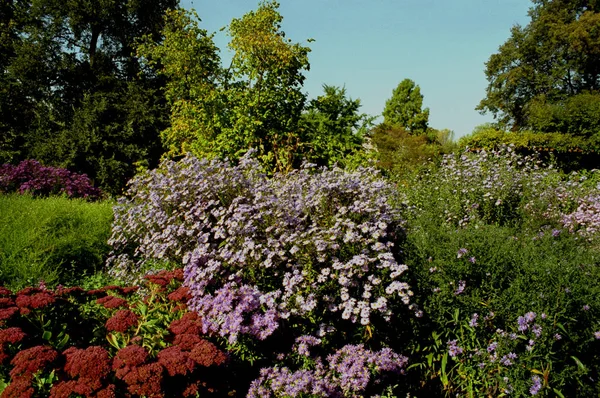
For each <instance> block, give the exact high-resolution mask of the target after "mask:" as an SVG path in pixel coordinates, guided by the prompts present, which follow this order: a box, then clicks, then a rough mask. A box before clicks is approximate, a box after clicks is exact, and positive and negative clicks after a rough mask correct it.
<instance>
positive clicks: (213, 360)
mask: <svg viewBox="0 0 600 398" xmlns="http://www.w3.org/2000/svg"><path fill="white" fill-rule="evenodd" d="M190 359H192V360H193V361H194V362H196V363H197V364H198V365H200V366H206V367H208V366H212V365H217V366H219V365H222V364H223V363H225V361H227V355H226V354H225V353H224V352H223V351H221V350H219V349H218V348H217V347H216V346H215V345H214V344H213V343H211V342H210V341H206V340H202V341H200V342H199V343H198V344H196V346H195V347H194V348H193V349H192V351H191V352H190Z"/></svg>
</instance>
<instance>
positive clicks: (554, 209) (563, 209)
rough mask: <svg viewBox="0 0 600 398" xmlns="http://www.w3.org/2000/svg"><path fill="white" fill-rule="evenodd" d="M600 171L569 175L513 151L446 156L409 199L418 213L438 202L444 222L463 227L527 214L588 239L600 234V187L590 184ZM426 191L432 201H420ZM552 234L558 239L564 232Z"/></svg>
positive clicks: (506, 149) (501, 221) (424, 177)
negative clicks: (428, 205)
mask: <svg viewBox="0 0 600 398" xmlns="http://www.w3.org/2000/svg"><path fill="white" fill-rule="evenodd" d="M596 172H597V171H592V177H591V178H590V177H588V176H586V175H583V174H578V173H572V174H571V175H567V176H564V175H562V174H561V173H560V172H559V171H558V170H557V169H555V168H553V167H552V166H547V165H544V164H543V163H542V162H541V161H540V160H539V159H538V158H537V156H535V155H534V156H521V155H519V154H517V153H516V152H515V151H514V150H513V148H512V147H511V146H502V147H500V148H499V149H497V150H493V151H485V150H480V151H473V152H471V151H469V150H468V149H467V150H466V151H465V152H464V153H462V154H460V155H458V156H457V155H446V156H444V158H443V159H442V162H441V167H440V168H439V169H437V170H435V171H433V172H430V173H429V174H428V175H425V176H422V179H421V180H420V182H419V187H418V188H417V189H413V190H412V191H411V192H408V193H407V195H408V196H409V198H407V199H406V200H407V202H408V203H409V204H410V205H411V207H412V208H413V209H414V210H415V211H417V212H418V211H420V210H421V207H422V206H423V203H425V202H428V203H429V202H430V201H431V199H432V198H433V199H434V201H435V203H433V205H434V206H435V208H436V209H438V211H440V212H441V214H443V216H444V221H445V222H446V223H449V224H453V225H456V226H460V227H466V226H467V225H469V224H472V223H477V222H481V221H483V222H492V223H504V222H507V221H510V220H513V219H519V218H520V217H523V216H524V215H527V216H529V217H533V218H538V219H540V220H544V221H547V222H548V223H554V224H555V225H556V226H561V227H562V228H565V229H566V230H568V231H570V232H572V233H578V234H580V235H582V236H585V237H588V238H589V237H592V236H594V235H597V233H598V232H599V231H600V215H599V214H600V184H597V185H595V186H594V185H593V184H590V181H596V180H597V179H596V178H595V176H594V175H593V174H594V173H596ZM423 192H425V195H426V196H427V198H423V197H419V196H418V195H423ZM411 195H412V196H413V197H411ZM415 195H417V197H414V196H415ZM552 233H553V236H555V237H556V236H558V235H559V234H560V229H554V230H553V231H552Z"/></svg>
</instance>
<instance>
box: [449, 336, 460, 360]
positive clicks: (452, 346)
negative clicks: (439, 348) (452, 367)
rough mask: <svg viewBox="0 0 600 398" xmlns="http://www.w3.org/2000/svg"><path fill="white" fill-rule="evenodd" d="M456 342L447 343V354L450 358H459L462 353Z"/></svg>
mask: <svg viewBox="0 0 600 398" xmlns="http://www.w3.org/2000/svg"><path fill="white" fill-rule="evenodd" d="M457 343H458V340H449V341H448V343H447V344H448V354H449V355H450V356H451V357H452V358H456V357H457V356H459V355H460V354H462V353H463V349H462V348H461V347H459V346H458V344H457Z"/></svg>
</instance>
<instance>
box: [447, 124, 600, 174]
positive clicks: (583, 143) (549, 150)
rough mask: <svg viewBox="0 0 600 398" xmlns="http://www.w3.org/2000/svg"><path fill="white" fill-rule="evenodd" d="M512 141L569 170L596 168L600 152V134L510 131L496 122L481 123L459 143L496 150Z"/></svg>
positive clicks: (516, 146) (520, 149)
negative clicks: (496, 126)
mask: <svg viewBox="0 0 600 398" xmlns="http://www.w3.org/2000/svg"><path fill="white" fill-rule="evenodd" d="M503 145H511V146H513V147H514V149H515V150H516V151H517V152H519V153H522V154H530V153H534V152H538V153H539V154H540V155H541V156H542V157H543V158H544V159H546V160H552V161H553V162H555V163H556V165H557V166H558V167H559V168H561V169H562V170H565V171H572V170H581V169H593V168H595V167H597V164H598V160H599V154H600V137H599V136H592V137H589V138H588V137H584V136H580V135H575V134H569V133H559V132H549V133H540V132H534V131H514V132H507V131H503V130H501V129H497V128H495V127H494V126H487V125H484V126H481V127H480V128H477V129H475V131H473V133H472V134H470V135H468V136H465V137H462V138H461V139H460V140H459V142H458V146H459V147H460V148H463V149H464V148H469V149H485V150H494V149H497V148H500V147H501V146H503Z"/></svg>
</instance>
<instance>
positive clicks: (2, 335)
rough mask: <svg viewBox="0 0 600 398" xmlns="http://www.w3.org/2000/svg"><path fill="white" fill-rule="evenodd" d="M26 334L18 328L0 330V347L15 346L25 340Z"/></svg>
mask: <svg viewBox="0 0 600 398" xmlns="http://www.w3.org/2000/svg"><path fill="white" fill-rule="evenodd" d="M25 336H26V334H25V333H24V332H23V331H22V330H21V329H20V328H16V327H13V328H8V329H2V330H0V345H3V344H6V343H10V344H15V343H18V342H19V341H21V340H23V339H24V338H25Z"/></svg>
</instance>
